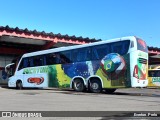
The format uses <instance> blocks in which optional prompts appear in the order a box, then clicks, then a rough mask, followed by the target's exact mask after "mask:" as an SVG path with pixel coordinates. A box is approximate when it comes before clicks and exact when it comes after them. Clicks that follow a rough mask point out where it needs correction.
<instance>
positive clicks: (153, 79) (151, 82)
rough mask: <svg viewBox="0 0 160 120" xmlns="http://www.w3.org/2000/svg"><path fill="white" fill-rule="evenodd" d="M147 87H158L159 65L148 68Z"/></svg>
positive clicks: (159, 79)
mask: <svg viewBox="0 0 160 120" xmlns="http://www.w3.org/2000/svg"><path fill="white" fill-rule="evenodd" d="M148 87H160V64H157V65H150V66H149V70H148Z"/></svg>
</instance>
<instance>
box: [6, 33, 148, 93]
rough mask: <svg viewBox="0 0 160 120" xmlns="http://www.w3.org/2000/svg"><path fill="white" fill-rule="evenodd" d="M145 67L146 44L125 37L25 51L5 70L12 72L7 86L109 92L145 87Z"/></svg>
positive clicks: (146, 61) (140, 40) (146, 60)
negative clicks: (30, 51) (118, 89)
mask: <svg viewBox="0 0 160 120" xmlns="http://www.w3.org/2000/svg"><path fill="white" fill-rule="evenodd" d="M12 66H14V67H12ZM15 66H16V67H15ZM147 67H148V48H147V46H146V43H145V42H144V41H143V40H142V39H140V38H138V37H135V36H128V37H121V38H116V39H111V40H103V41H97V42H94V43H88V44H83V45H74V46H67V47H60V48H53V49H48V50H42V51H37V52H32V53H26V54H24V55H23V56H22V57H21V59H20V60H19V61H18V62H17V63H11V64H10V65H7V66H6V71H12V72H8V73H10V77H9V81H8V86H9V87H15V88H18V89H22V88H24V87H38V88H47V87H56V88H71V89H74V90H75V91H78V92H82V91H85V90H88V91H90V92H95V93H99V92H101V91H102V90H104V91H105V92H106V93H113V92H114V91H115V90H116V89H117V88H130V87H146V86H147V85H148V80H147V69H148V68H147ZM13 68H14V69H13Z"/></svg>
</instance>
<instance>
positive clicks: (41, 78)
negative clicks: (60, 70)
mask: <svg viewBox="0 0 160 120" xmlns="http://www.w3.org/2000/svg"><path fill="white" fill-rule="evenodd" d="M48 70H49V69H48V67H35V68H25V69H24V70H23V76H24V80H23V81H24V83H25V84H24V85H25V86H26V87H34V86H35V87H36V86H37V87H48Z"/></svg>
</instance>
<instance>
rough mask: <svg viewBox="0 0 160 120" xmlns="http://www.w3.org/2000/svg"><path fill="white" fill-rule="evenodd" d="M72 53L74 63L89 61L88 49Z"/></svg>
mask: <svg viewBox="0 0 160 120" xmlns="http://www.w3.org/2000/svg"><path fill="white" fill-rule="evenodd" d="M72 53H73V56H72V59H73V61H74V62H81V61H89V60H90V59H91V51H90V49H89V48H88V47H87V48H80V49H76V50H73V52H72Z"/></svg>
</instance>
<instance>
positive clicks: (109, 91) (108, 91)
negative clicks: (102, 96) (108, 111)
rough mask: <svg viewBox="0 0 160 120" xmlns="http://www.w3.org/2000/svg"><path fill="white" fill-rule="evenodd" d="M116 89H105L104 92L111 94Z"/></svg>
mask: <svg viewBox="0 0 160 120" xmlns="http://www.w3.org/2000/svg"><path fill="white" fill-rule="evenodd" d="M115 91H116V89H105V93H107V94H112V93H114V92H115Z"/></svg>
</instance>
